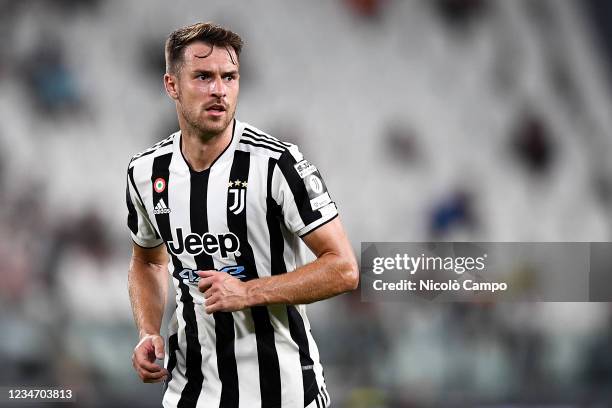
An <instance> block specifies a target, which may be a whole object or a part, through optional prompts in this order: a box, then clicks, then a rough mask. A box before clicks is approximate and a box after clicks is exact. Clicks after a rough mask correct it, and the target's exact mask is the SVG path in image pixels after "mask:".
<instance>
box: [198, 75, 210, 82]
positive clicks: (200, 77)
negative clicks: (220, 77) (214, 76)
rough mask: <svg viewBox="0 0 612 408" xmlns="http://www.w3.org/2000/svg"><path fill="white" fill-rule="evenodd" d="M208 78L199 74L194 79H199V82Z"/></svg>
mask: <svg viewBox="0 0 612 408" xmlns="http://www.w3.org/2000/svg"><path fill="white" fill-rule="evenodd" d="M208 78H209V76H208V75H207V74H199V75H198V76H197V77H196V79H199V80H200V81H205V80H207V79H208Z"/></svg>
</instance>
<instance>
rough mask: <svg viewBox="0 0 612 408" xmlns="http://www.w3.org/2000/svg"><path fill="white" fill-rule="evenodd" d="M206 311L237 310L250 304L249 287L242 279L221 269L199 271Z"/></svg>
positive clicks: (200, 287) (199, 285)
mask: <svg viewBox="0 0 612 408" xmlns="http://www.w3.org/2000/svg"><path fill="white" fill-rule="evenodd" d="M196 273H197V274H198V275H199V276H200V278H201V279H200V281H199V282H198V289H199V290H200V292H202V293H204V298H205V299H206V301H205V302H204V306H205V310H206V313H209V314H210V313H214V312H235V311H236V310H242V309H244V308H245V307H247V306H248V302H247V287H246V285H245V283H244V282H242V281H241V280H240V279H237V278H234V277H233V276H231V275H230V274H228V273H225V272H219V271H197V272H196Z"/></svg>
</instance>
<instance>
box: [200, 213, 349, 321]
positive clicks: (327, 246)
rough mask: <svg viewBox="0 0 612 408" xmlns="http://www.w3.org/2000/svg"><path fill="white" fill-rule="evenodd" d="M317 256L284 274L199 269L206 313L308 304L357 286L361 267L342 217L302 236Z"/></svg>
mask: <svg viewBox="0 0 612 408" xmlns="http://www.w3.org/2000/svg"><path fill="white" fill-rule="evenodd" d="M302 239H303V240H304V242H305V243H306V245H307V246H308V247H309V248H310V249H311V250H312V252H313V253H314V254H315V255H316V257H317V259H315V260H314V261H312V262H310V263H308V264H306V265H304V266H301V267H299V268H297V269H296V270H295V271H293V272H290V273H285V274H282V275H275V276H270V277H263V278H259V279H253V280H250V281H247V282H242V281H240V280H239V279H236V278H234V277H232V276H231V275H229V274H227V273H218V272H216V271H201V272H198V274H199V275H200V277H201V278H202V279H200V282H199V283H198V287H199V290H200V291H201V292H203V293H204V297H205V298H206V302H205V307H206V312H207V313H213V312H221V311H223V312H231V311H236V310H241V309H244V308H246V307H251V306H258V305H272V304H293V305H294V304H306V303H312V302H316V301H317V300H322V299H327V298H330V297H332V296H335V295H338V294H340V293H343V292H347V291H350V290H354V289H355V288H357V285H358V283H359V270H358V268H357V261H356V259H355V254H354V252H353V249H352V247H351V244H350V242H349V240H348V238H347V236H346V233H345V232H344V228H343V226H342V223H341V222H340V218H339V217H336V218H335V219H334V220H332V221H330V222H328V223H327V224H325V225H323V226H321V227H319V228H317V229H316V230H314V231H312V232H310V233H308V234H307V235H305V236H304V237H302Z"/></svg>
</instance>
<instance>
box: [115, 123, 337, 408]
mask: <svg viewBox="0 0 612 408" xmlns="http://www.w3.org/2000/svg"><path fill="white" fill-rule="evenodd" d="M301 160H303V158H302V157H301V153H299V150H298V149H297V147H296V146H295V145H292V144H289V143H285V142H281V141H279V140H278V139H275V138H273V137H271V136H269V135H267V134H265V133H264V132H262V131H260V130H259V129H257V128H255V127H253V126H250V125H247V124H244V123H240V122H238V121H235V124H234V133H233V136H232V141H231V143H230V145H229V146H228V147H227V149H226V150H225V151H224V152H223V153H222V154H221V156H220V157H219V158H218V159H217V160H216V161H215V162H214V163H213V165H212V166H211V167H210V168H209V169H207V170H205V171H202V172H195V171H193V170H192V169H191V168H190V167H189V165H188V164H187V162H186V161H185V159H184V157H183V155H182V154H181V135H180V133H177V134H174V135H171V137H169V138H167V139H165V140H164V141H162V142H160V143H158V144H156V145H155V146H154V147H152V148H151V149H148V150H147V151H145V152H143V153H141V154H139V155H136V156H134V158H133V159H132V161H131V162H130V166H129V168H128V188H127V193H126V200H127V207H128V226H129V229H130V231H131V234H132V238H133V240H134V242H135V243H136V244H138V245H141V246H145V247H152V246H156V245H159V244H160V243H162V242H163V243H165V244H166V248H167V249H168V251H169V253H170V255H171V263H172V265H171V274H172V277H173V283H174V287H175V289H176V293H177V308H176V312H175V316H174V317H173V319H172V324H171V327H170V330H169V339H168V358H167V368H168V370H169V371H171V378H170V379H169V380H168V382H167V384H166V389H165V393H164V399H163V404H164V406H165V407H196V406H197V407H236V408H247V407H262V408H268V407H269V408H275V407H281V406H282V407H300V408H302V407H306V406H309V405H311V404H315V405H316V406H319V407H325V406H329V395H327V391H326V388H325V381H324V379H323V374H322V373H323V370H322V367H321V364H320V362H319V355H318V350H317V347H316V344H315V342H314V339H313V338H312V335H311V333H310V325H309V323H308V319H307V317H306V314H305V308H304V306H301V305H296V306H287V305H271V306H257V307H252V308H249V309H245V310H241V311H237V312H233V313H226V312H222V313H221V312H220V313H214V314H213V315H212V316H211V315H208V314H207V313H205V310H204V297H203V294H202V293H200V292H199V291H198V288H197V282H196V280H195V279H192V280H190V279H189V277H190V276H191V277H192V278H193V277H194V276H195V274H194V271H196V270H221V269H222V268H230V270H231V271H239V270H240V268H244V270H242V272H236V274H238V276H239V277H240V278H241V279H243V280H245V281H246V280H250V279H257V278H260V277H265V276H270V275H278V274H283V273H290V272H291V271H292V270H294V269H296V268H297V267H299V266H301V265H303V264H304V263H305V262H306V258H305V257H304V255H305V250H304V249H305V247H304V245H303V243H302V242H301V239H300V238H299V236H301V235H305V234H307V233H309V232H312V231H313V230H314V229H316V228H317V227H319V226H321V225H323V224H325V223H326V222H329V221H330V220H331V219H333V218H334V217H335V216H336V215H337V213H336V209H335V205H334V204H333V202H330V203H329V204H327V205H325V206H324V207H323V208H319V209H316V210H313V209H312V205H311V201H310V200H311V199H312V194H311V196H310V197H309V192H308V191H307V187H306V185H305V183H306V181H305V180H304V177H302V176H301V175H300V174H299V173H298V171H297V170H296V165H297V164H298V163H299V162H300V161H301ZM317 174H318V173H317ZM160 179H161V180H162V181H161V182H160V181H159V180H160ZM156 181H157V182H158V184H157V186H156V185H155V183H156ZM231 190H234V191H231ZM237 200H238V201H237ZM160 202H162V203H163V204H160ZM156 206H157V211H156V210H155V209H156ZM160 208H163V209H164V211H160ZM154 211H155V213H154ZM223 234H233V236H235V238H236V239H237V240H238V242H239V246H240V247H239V249H238V250H236V251H233V252H230V253H226V254H225V256H222V252H221V249H220V248H221V247H220V244H219V242H216V241H215V239H217V238H214V237H219V236H223ZM198 237H200V238H198ZM179 238H182V241H179ZM229 239H230V241H231V239H232V238H229ZM187 246H189V251H188V250H187ZM205 246H206V248H207V250H204V247H205ZM172 248H174V249H176V253H172ZM220 273H227V272H220ZM315 405H312V406H315Z"/></svg>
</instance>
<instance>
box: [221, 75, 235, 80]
mask: <svg viewBox="0 0 612 408" xmlns="http://www.w3.org/2000/svg"><path fill="white" fill-rule="evenodd" d="M224 78H225V80H226V81H233V80H234V79H236V76H235V75H234V74H228V75H226V76H225V77H224Z"/></svg>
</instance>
